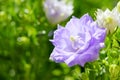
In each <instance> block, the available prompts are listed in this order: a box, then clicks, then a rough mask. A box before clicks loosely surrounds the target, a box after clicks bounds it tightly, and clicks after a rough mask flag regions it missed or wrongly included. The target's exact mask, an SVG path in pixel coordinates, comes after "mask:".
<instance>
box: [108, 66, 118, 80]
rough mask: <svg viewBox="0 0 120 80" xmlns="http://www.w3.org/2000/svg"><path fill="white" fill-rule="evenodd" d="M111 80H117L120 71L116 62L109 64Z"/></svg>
mask: <svg viewBox="0 0 120 80" xmlns="http://www.w3.org/2000/svg"><path fill="white" fill-rule="evenodd" d="M109 72H110V80H117V79H118V77H119V73H120V67H119V66H118V65H116V64H112V65H110V66H109Z"/></svg>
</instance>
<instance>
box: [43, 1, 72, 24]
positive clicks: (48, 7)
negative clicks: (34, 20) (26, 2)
mask: <svg viewBox="0 0 120 80" xmlns="http://www.w3.org/2000/svg"><path fill="white" fill-rule="evenodd" d="M43 7H44V11H45V14H46V17H47V18H48V20H49V22H50V23H52V24H57V23H59V22H61V21H64V20H65V19H67V18H68V17H69V16H70V15H71V14H72V13H73V5H72V4H71V3H66V2H65V0H45V2H44V4H43Z"/></svg>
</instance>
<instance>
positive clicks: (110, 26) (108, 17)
mask: <svg viewBox="0 0 120 80" xmlns="http://www.w3.org/2000/svg"><path fill="white" fill-rule="evenodd" d="M96 22H97V23H98V25H99V27H102V28H106V29H107V33H113V32H114V31H115V30H116V28H117V26H119V25H120V14H119V13H118V12H117V10H116V9H113V10H112V11H110V10H109V9H106V10H105V11H102V10H100V9H98V10H97V12H96Z"/></svg>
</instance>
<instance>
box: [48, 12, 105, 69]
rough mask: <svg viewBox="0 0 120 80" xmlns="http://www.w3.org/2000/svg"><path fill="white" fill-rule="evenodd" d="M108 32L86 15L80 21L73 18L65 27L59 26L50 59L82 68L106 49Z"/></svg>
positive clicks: (55, 33)
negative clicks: (102, 49)
mask: <svg viewBox="0 0 120 80" xmlns="http://www.w3.org/2000/svg"><path fill="white" fill-rule="evenodd" d="M105 33H106V30H105V29H104V28H99V27H98V25H97V24H96V22H94V21H93V20H92V18H91V17H90V16H89V15H88V14H85V15H84V16H83V17H81V18H80V19H78V18H75V17H73V18H72V19H71V20H70V21H69V22H68V23H67V25H66V26H65V27H62V26H60V25H58V29H57V30H56V31H55V32H54V37H53V40H50V41H51V42H52V44H53V45H54V46H55V48H54V50H53V52H52V54H51V55H50V59H51V60H53V61H55V62H57V63H59V62H65V63H66V64H67V65H68V66H73V65H76V64H79V65H81V66H82V67H83V66H84V64H85V63H86V62H91V61H94V60H96V59H97V58H98V56H99V51H100V49H101V48H103V47H104V38H105Z"/></svg>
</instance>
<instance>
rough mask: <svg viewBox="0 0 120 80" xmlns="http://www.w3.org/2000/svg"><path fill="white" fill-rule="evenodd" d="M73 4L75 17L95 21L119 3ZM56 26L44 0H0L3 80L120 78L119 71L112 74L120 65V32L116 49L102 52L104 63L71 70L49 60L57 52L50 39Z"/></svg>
mask: <svg viewBox="0 0 120 80" xmlns="http://www.w3.org/2000/svg"><path fill="white" fill-rule="evenodd" d="M73 1H74V13H73V16H76V17H80V16H82V15H83V14H85V13H89V14H90V15H91V16H92V17H93V18H94V12H95V11H96V10H97V8H102V9H105V8H110V9H111V8H113V7H114V6H115V5H116V3H117V2H118V1H119V0H111V1H110V0H102V1H101V0H73ZM68 20H69V19H67V20H66V21H68ZM66 21H65V22H62V23H60V24H61V25H64V24H66ZM56 26H57V25H51V24H50V23H49V22H48V21H47V19H46V17H45V14H44V11H43V0H0V80H103V79H102V78H103V77H104V78H105V77H106V76H109V74H110V78H113V77H114V76H120V75H119V74H120V73H117V72H116V74H114V75H112V74H113V73H115V72H114V71H117V70H118V68H119V66H114V65H113V64H115V65H117V64H119V65H120V55H119V54H118V53H120V35H119V34H120V29H118V30H117V31H116V33H115V35H114V36H113V39H112V43H114V44H112V46H109V47H112V48H111V49H110V50H109V49H107V50H106V51H105V50H104V49H103V50H102V51H101V54H100V55H101V57H100V59H103V60H102V61H100V60H98V61H96V62H93V63H92V64H91V63H90V64H91V65H90V64H89V63H88V64H89V65H88V64H86V66H85V68H86V69H85V70H84V68H81V67H80V66H78V65H77V66H75V67H71V68H69V67H68V66H67V65H65V64H56V63H54V62H51V61H50V60H49V55H50V53H51V52H52V49H53V45H52V44H51V43H50V42H49V39H51V38H52V35H51V32H52V31H53V30H54V29H56ZM109 41H110V40H109V38H107V39H106V45H111V44H108V43H107V42H109ZM118 49H119V50H118ZM106 56H109V57H108V58H107V59H106ZM109 65H110V67H109ZM113 69H117V70H113ZM104 70H107V71H108V72H109V73H108V74H106V73H105V72H104ZM119 70H120V68H119ZM99 73H100V74H99ZM95 75H96V76H95ZM111 75H112V76H111ZM117 79H119V78H117ZM105 80H109V79H105ZM111 80H114V79H111Z"/></svg>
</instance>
